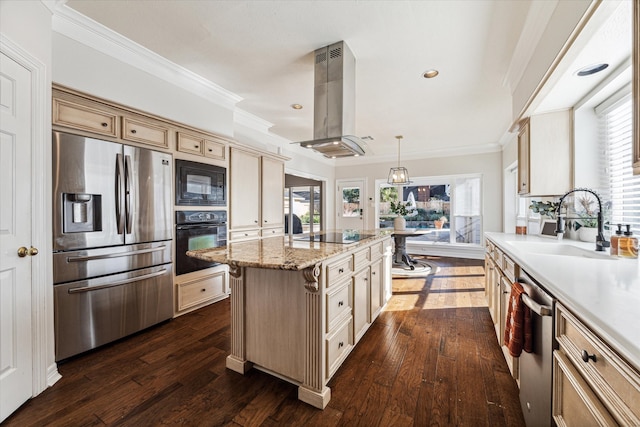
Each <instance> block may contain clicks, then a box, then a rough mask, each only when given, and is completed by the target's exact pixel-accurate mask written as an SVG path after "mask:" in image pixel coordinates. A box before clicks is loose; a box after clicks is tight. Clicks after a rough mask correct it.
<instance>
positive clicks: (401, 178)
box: [387, 135, 411, 185]
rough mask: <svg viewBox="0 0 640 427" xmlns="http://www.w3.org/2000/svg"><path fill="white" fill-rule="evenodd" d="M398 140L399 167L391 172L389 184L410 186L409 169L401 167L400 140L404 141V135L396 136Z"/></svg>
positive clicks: (388, 179)
mask: <svg viewBox="0 0 640 427" xmlns="http://www.w3.org/2000/svg"><path fill="white" fill-rule="evenodd" d="M396 139H397V140H398V166H397V167H395V168H391V169H390V170H389V177H388V178H387V183H388V184H391V185H405V184H410V183H411V181H409V171H408V170H407V168H405V167H401V166H400V140H401V139H402V135H398V136H396Z"/></svg>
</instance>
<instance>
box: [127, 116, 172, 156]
mask: <svg viewBox="0 0 640 427" xmlns="http://www.w3.org/2000/svg"><path fill="white" fill-rule="evenodd" d="M169 132H170V131H169V128H168V127H166V126H161V125H159V124H155V123H148V122H146V121H142V120H138V119H136V118H133V117H127V116H124V117H123V118H122V139H126V140H127V141H133V142H140V143H142V144H150V145H155V146H156V147H162V148H169Z"/></svg>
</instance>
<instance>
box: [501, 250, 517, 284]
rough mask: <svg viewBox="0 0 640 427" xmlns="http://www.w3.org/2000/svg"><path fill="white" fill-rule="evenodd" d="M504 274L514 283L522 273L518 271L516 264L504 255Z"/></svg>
mask: <svg viewBox="0 0 640 427" xmlns="http://www.w3.org/2000/svg"><path fill="white" fill-rule="evenodd" d="M502 272H503V273H504V275H505V276H507V277H508V278H509V280H511V282H512V283H513V282H514V281H515V280H516V277H518V274H519V273H520V272H519V271H517V267H516V263H515V262H514V261H513V260H512V259H511V258H509V257H508V256H507V255H504V254H503V255H502Z"/></svg>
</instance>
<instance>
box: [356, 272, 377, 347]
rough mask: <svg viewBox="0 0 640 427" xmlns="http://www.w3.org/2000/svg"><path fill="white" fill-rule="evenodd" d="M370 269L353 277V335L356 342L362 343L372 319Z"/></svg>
mask: <svg viewBox="0 0 640 427" xmlns="http://www.w3.org/2000/svg"><path fill="white" fill-rule="evenodd" d="M369 273H370V269H369V267H367V268H365V269H364V270H362V271H360V272H359V273H357V274H356V275H355V276H353V333H354V340H355V342H358V341H360V338H361V337H362V335H364V333H365V332H367V329H368V327H369V324H370V323H371V318H370V316H369V307H370V297H373V295H372V293H371V290H370V286H369Z"/></svg>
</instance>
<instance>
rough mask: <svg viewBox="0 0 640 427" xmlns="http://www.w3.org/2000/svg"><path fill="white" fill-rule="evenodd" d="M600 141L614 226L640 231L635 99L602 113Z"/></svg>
mask: <svg viewBox="0 0 640 427" xmlns="http://www.w3.org/2000/svg"><path fill="white" fill-rule="evenodd" d="M599 113H600V114H599V129H600V141H601V143H602V145H603V148H604V152H605V176H608V185H607V187H608V188H607V190H608V191H607V193H608V194H606V195H605V200H606V199H609V200H611V223H612V224H631V229H632V230H633V231H634V232H640V176H634V175H633V170H632V166H631V164H632V149H633V148H632V134H631V129H632V106H631V96H625V97H624V98H622V99H620V100H618V101H617V102H615V103H613V104H612V105H610V106H609V107H608V108H606V109H602V111H599Z"/></svg>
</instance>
